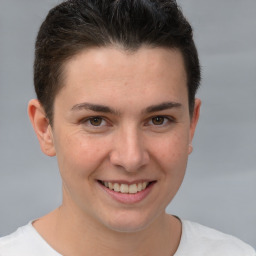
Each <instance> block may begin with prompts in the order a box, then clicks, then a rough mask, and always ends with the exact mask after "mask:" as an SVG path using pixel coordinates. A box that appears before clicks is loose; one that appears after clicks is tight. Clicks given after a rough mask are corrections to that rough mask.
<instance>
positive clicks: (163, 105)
mask: <svg viewBox="0 0 256 256" xmlns="http://www.w3.org/2000/svg"><path fill="white" fill-rule="evenodd" d="M180 107H182V104H181V103H178V102H163V103H161V104H157V105H152V106H149V107H147V108H146V109H145V110H143V111H142V113H153V112H158V111H162V110H166V109H172V108H180ZM84 109H85V110H91V111H94V112H101V113H111V114H115V115H119V114H120V113H119V112H118V111H116V110H114V109H112V108H110V107H108V106H105V105H99V104H92V103H87V102H84V103H80V104H76V105H74V106H73V107H72V108H71V110H72V111H80V110H84Z"/></svg>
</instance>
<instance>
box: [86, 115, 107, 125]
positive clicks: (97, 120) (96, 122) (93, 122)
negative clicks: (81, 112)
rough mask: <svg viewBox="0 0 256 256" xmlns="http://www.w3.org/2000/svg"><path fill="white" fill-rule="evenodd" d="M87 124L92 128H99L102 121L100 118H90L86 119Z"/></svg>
mask: <svg viewBox="0 0 256 256" xmlns="http://www.w3.org/2000/svg"><path fill="white" fill-rule="evenodd" d="M88 122H89V123H90V125H92V126H100V125H101V124H102V122H103V119H102V118H101V117H98V116H96V117H91V118H89V119H88Z"/></svg>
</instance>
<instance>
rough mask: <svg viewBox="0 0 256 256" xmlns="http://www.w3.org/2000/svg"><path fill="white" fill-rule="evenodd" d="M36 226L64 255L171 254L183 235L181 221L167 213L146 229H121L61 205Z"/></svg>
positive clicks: (163, 255) (168, 255) (138, 255)
mask: <svg viewBox="0 0 256 256" xmlns="http://www.w3.org/2000/svg"><path fill="white" fill-rule="evenodd" d="M34 226H35V228H36V229H37V230H38V232H39V233H40V234H41V235H42V236H43V237H44V238H45V240H46V241H47V242H48V243H49V244H50V246H52V247H53V248H54V249H55V250H56V251H58V252H60V253H61V254H63V255H78V256H80V255H81V256H82V255H94V256H101V255H103V252H104V256H110V255H111V256H112V255H119V254H120V255H123V256H151V255H152V256H153V255H161V256H165V255H166V256H171V255H174V253H175V251H176V250H177V248H178V245H179V241H180V237H181V223H180V221H179V220H178V219H177V218H175V217H173V216H170V215H168V214H166V213H163V214H162V215H161V216H158V217H157V218H156V219H155V220H154V221H153V222H152V223H151V224H150V225H149V226H148V227H146V228H144V229H143V230H140V231H136V232H117V231H114V230H111V229H109V228H107V227H106V226H104V225H102V224H101V223H98V222H97V221H96V220H94V219H93V218H90V217H88V216H87V217H84V216H81V215H79V214H77V213H76V212H75V211H74V210H72V211H71V212H70V211H69V210H68V209H66V208H65V207H63V206H61V207H60V208H58V209H56V210H55V211H54V212H52V213H50V214H49V215H47V216H45V217H43V218H42V219H40V220H39V221H37V222H36V223H34Z"/></svg>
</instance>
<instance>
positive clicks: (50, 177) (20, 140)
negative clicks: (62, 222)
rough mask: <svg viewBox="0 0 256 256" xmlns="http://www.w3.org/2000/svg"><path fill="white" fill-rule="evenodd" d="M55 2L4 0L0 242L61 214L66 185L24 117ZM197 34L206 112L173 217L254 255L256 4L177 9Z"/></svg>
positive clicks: (230, 1)
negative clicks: (224, 236) (237, 242)
mask: <svg viewBox="0 0 256 256" xmlns="http://www.w3.org/2000/svg"><path fill="white" fill-rule="evenodd" d="M59 2H60V1H56V0H0V236H1V235H5V234H8V233H9V232H12V231H14V230H15V229H16V228H17V227H18V226H20V225H23V224H26V223H27V222H28V221H29V220H31V219H35V218H37V217H39V216H41V215H43V214H46V213H47V212H49V211H50V210H52V209H54V208H55V207H57V206H58V204H59V203H60V201H61V182H60V178H59V175H58V168H57V164H56V160H55V159H54V158H48V157H46V156H44V155H43V154H42V153H41V151H40V148H39V145H38V143H37V140H36V136H35V135H34V133H33V131H32V128H31V126H30V123H29V120H28V117H27V114H26V111H27V110H26V109H27V102H28V101H29V99H31V98H33V97H34V92H33V81H32V65H33V50H34V41H35V37H36V33H37V30H38V28H39V25H40V24H41V22H42V20H43V19H44V17H45V15H46V13H47V12H48V10H49V9H50V8H52V7H53V6H54V5H55V4H56V3H59ZM178 2H179V3H180V4H181V6H182V9H183V11H184V13H185V15H186V16H187V17H188V19H189V20H190V21H191V23H192V25H193V27H194V29H195V40H196V43H197V46H198V50H199V53H200V58H201V65H202V73H203V81H202V87H201V89H200V91H199V94H198V96H199V97H200V98H201V99H202V102H203V104H202V112H201V119H200V122H199V126H198V129H197V133H196V136H195V140H194V143H193V145H194V152H193V154H192V155H191V156H190V160H189V166H188V171H187V175H186V178H185V181H184V184H183V186H182V188H181V189H180V191H179V193H178V195H177V197H176V198H175V199H174V201H173V202H172V204H171V205H170V206H169V207H168V212H171V213H174V214H176V215H178V216H180V217H181V218H185V219H190V220H194V221H197V222H200V223H202V224H205V225H208V226H211V227H214V228H216V229H219V230H221V231H224V232H226V233H230V234H233V235H235V236H238V237H240V238H241V239H242V240H244V241H246V242H248V243H250V244H251V245H253V246H254V247H256V231H255V230H256V199H255V197H256V170H255V169H256V149H255V142H256V100H255V98H256V84H255V83H256V1H255V0H243V1H240V0H218V1H212V0H180V1H179V0H178Z"/></svg>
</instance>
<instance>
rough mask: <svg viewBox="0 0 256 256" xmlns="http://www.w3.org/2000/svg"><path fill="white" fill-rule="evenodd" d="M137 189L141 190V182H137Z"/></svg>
mask: <svg viewBox="0 0 256 256" xmlns="http://www.w3.org/2000/svg"><path fill="white" fill-rule="evenodd" d="M137 190H138V191H141V190H142V183H139V184H138V186H137Z"/></svg>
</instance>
